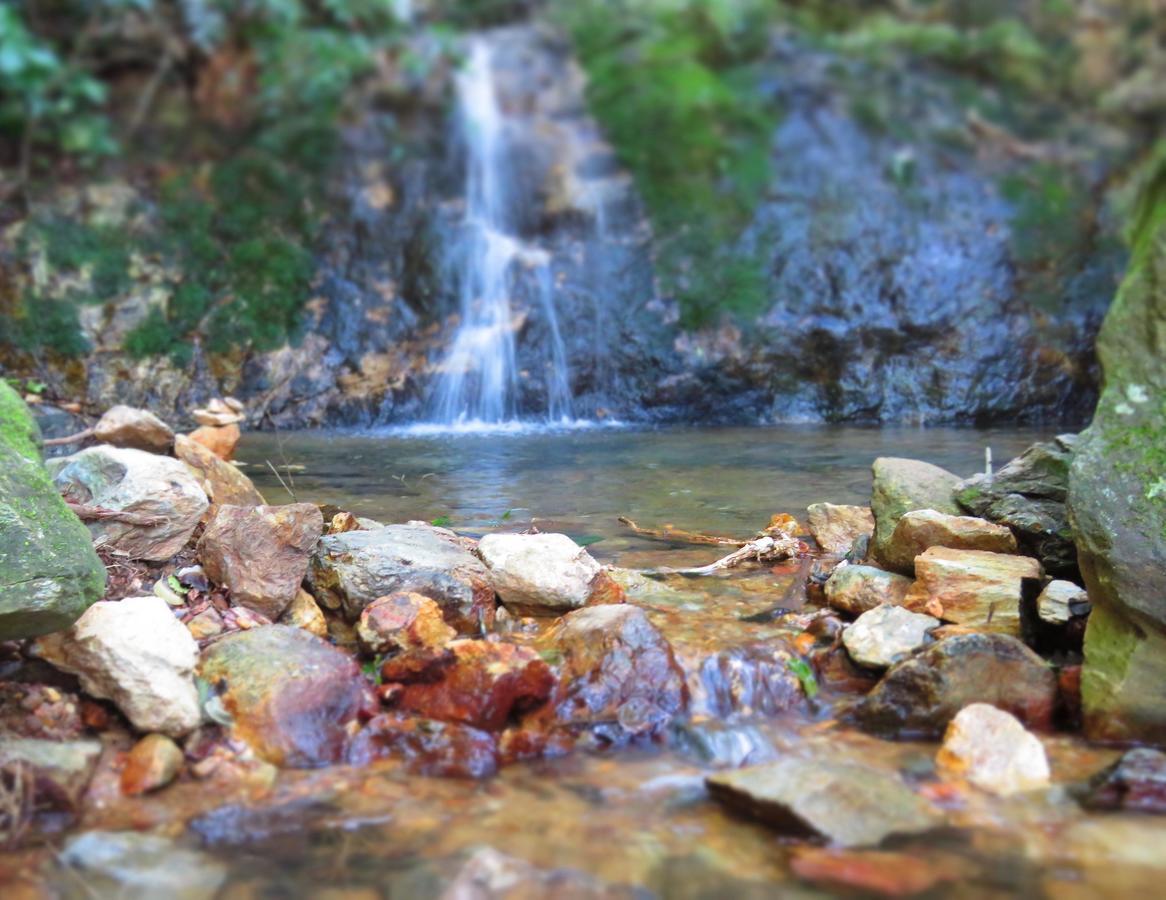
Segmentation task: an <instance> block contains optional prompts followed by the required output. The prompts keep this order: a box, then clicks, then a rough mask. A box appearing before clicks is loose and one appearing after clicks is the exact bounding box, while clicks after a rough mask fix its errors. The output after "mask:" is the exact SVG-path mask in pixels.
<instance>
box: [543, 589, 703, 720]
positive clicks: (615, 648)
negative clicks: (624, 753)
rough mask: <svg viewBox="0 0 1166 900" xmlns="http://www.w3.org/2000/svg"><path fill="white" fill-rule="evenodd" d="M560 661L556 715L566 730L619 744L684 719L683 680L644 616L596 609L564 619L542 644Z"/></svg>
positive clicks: (630, 609) (627, 609)
mask: <svg viewBox="0 0 1166 900" xmlns="http://www.w3.org/2000/svg"><path fill="white" fill-rule="evenodd" d="M539 646H540V649H542V650H543V651H544V656H548V655H550V656H551V657H552V658H553V657H554V656H555V655H557V656H558V658H559V660H560V661H561V662H558V663H557V668H558V673H557V674H558V677H559V684H558V687H557V688H556V689H555V693H554V695H553V696H552V698H551V705H552V706H551V708H552V709H553V711H554V714H555V716H556V717H557V718H558V719H559V720H560V721H562V722H565V723H570V724H572V725H578V726H583V727H589V728H591V729H592V730H593V731H594V732H595V733H596V734H598V735H599V736H600V737H603V738H605V739H607V740H610V741H613V742H622V741H626V740H628V739H630V738H633V737H636V736H638V735H648V734H654V733H657V732H659V731H660V730H661V729H662V728H664V727H665V726H666V725H667V724H668V723H669V722H670V721H671V720H672V719H673V718H674V717H675V716H678V715H680V714H681V713H683V712H684V709H685V706H686V703H687V699H688V698H687V690H686V687H685V680H684V673H683V671H682V670H681V669H680V667H679V665H678V664H677V662H676V659H675V657H674V655H673V653H672V648H671V647H670V646H669V644H668V642H667V641H666V640H665V639H664V636H663V635H662V634H660V632H659V631H658V630H657V629H656V627H655V626H654V625H652V623H651V622H649V621H648V618H647V616H645V615H644V612H643V610H641V609H639V608H638V607H635V606H629V605H619V606H591V607H585V608H583V609H578V610H575V611H574V612H570V613H567V615H565V616H563V618H562V619H560V620H559V622H558V623H557V624H556V625H555V626H554V627H553V628H552V629H550V631H549V632H548V633H547V634H546V635H544V636H543V638H542V639H541V640H540V642H539Z"/></svg>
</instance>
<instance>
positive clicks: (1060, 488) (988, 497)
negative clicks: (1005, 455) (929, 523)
mask: <svg viewBox="0 0 1166 900" xmlns="http://www.w3.org/2000/svg"><path fill="white" fill-rule="evenodd" d="M1076 441H1077V436H1076V435H1073V434H1062V435H1059V436H1058V437H1056V438H1055V439H1054V440H1052V441H1049V442H1047V443H1040V444H1033V445H1032V446H1031V447H1029V448H1028V449H1027V450H1025V451H1024V453H1022V454H1021V455H1020V456H1018V457H1016V459H1014V460H1012V461H1011V462H1009V463H1008V464H1007V465H1005V466H1004V467H1003V468H1001V469H1000V470H999V471H997V472H995V473H993V474H991V475H985V474H984V473H982V472H981V473H979V474H977V475H973V476H972V477H971V478H968V479H965V480H964V481H961V482H960V483H959V484H958V485H957V486H956V490H955V499H956V502H958V503H959V505H960V506H962V507H963V508H964V509H966V510H967V511H968V512H970V513H972V514H973V515H977V516H980V517H981V518H984V519H987V520H988V521H989V522H996V523H998V524H1000V525H1007V526H1008V527H1009V528H1010V529H1012V531H1013V532H1014V533H1015V534H1016V536H1017V538H1018V539H1019V542H1020V546H1021V547H1022V548H1023V549H1024V550H1025V551H1026V552H1027V553H1029V554H1031V555H1033V556H1035V557H1037V559H1039V560H1040V561H1041V564H1042V565H1043V566H1044V567H1045V568H1046V569H1048V570H1049V572H1051V573H1052V574H1054V575H1059V576H1062V577H1064V576H1075V573H1076V571H1077V548H1076V547H1075V546H1074V544H1073V530H1072V528H1071V527H1070V525H1069V511H1068V508H1067V507H1066V505H1065V500H1066V498H1067V497H1068V494H1069V465H1070V463H1071V462H1072V461H1073V448H1074V446H1075V445H1076Z"/></svg>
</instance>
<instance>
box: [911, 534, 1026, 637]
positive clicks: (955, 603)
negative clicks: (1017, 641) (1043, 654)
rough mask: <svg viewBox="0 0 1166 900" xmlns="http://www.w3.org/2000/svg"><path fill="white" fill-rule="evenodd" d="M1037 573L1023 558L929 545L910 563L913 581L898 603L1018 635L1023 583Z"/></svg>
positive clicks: (957, 620) (946, 618)
mask: <svg viewBox="0 0 1166 900" xmlns="http://www.w3.org/2000/svg"><path fill="white" fill-rule="evenodd" d="M1041 575H1042V572H1041V566H1040V563H1039V562H1037V561H1036V560H1035V559H1032V558H1031V557H1028V556H1010V555H1006V554H1003V553H986V552H984V551H981V550H949V549H948V548H947V547H932V548H931V549H929V550H926V551H925V552H923V553H922V554H920V555H919V556H918V557H916V559H915V577H916V581H915V584H914V585H913V586H912V588H911V590H910V592H909V593H908V594H907V597H906V599H905V600H904V604H905V605H906V606H908V607H909V608H911V609H922V610H926V611H927V612H929V613H931V614H932V615H935V616H937V617H939V618H941V619H943V620H944V621H945V622H955V623H956V624H957V625H968V626H972V627H975V628H978V629H981V630H983V631H999V632H1002V633H1004V634H1015V635H1019V634H1020V608H1021V606H1020V605H1021V600H1022V598H1023V595H1024V582H1025V580H1026V579H1039V578H1040V577H1041Z"/></svg>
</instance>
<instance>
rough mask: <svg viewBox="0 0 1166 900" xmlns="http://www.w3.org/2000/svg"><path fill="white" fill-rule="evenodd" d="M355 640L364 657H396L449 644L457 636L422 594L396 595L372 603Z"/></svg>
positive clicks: (362, 619)
mask: <svg viewBox="0 0 1166 900" xmlns="http://www.w3.org/2000/svg"><path fill="white" fill-rule="evenodd" d="M356 636H357V637H358V638H359V639H360V645H361V647H362V648H364V650H365V652H367V653H373V654H376V653H397V652H400V651H402V650H416V649H419V648H423V647H440V646H442V645H444V644H448V643H449V642H450V641H452V640H453V639H454V638H455V637H457V632H456V631H454V629H453V628H451V627H450V626H449V625H447V624H446V622H445V619H444V618H442V615H441V607H440V606H438V605H437V604H436V603H434V602H433V601H432V600H430V599H429V598H428V597H423V596H422V595H421V594H410V593H397V594H390V595H389V596H387V597H381V598H380V599H378V600H374V601H373V602H372V603H370V604H369V605H368V606H366V607H365V608H364V611H363V612H361V614H360V621H359V622H358V623H357V625H356Z"/></svg>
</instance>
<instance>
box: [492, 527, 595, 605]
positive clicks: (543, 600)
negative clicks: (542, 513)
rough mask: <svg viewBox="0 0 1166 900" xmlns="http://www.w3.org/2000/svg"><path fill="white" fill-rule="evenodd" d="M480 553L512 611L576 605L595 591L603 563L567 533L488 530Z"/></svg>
mask: <svg viewBox="0 0 1166 900" xmlns="http://www.w3.org/2000/svg"><path fill="white" fill-rule="evenodd" d="M478 555H479V556H480V557H481V558H482V561H483V562H484V563H485V564H486V568H488V569H489V570H490V578H491V580H492V581H493V583H494V590H496V591H497V592H498V596H499V597H501V598H502V602H503V603H504V604H505V605H506V606H507V607H509V608H510V610H511V612H520V613H526V614H532V613H539V612H542V613H544V614H545V613H559V612H566V611H568V610H572V609H578V608H579V607H581V606H583V604H584V603H586V602H587V598H588V597H589V596H590V595H591V589H592V588H591V583H592V580H593V579H594V578H595V576H597V575H598V574H599V573H600V571H601V568H600V565H599V563H597V562H596V561H595V560H594V559H593V558H592V557H591V554H590V553H588V552H587V551H586V550H584V549H583V548H582V547H580V546H579V545H578V544H576V543H575V542H574V541H573V540H571V539H570V538H569V537H567V536H566V535H565V534H488V535H486V536H485V537H484V538H482V540H481V541H480V542H479V543H478Z"/></svg>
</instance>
